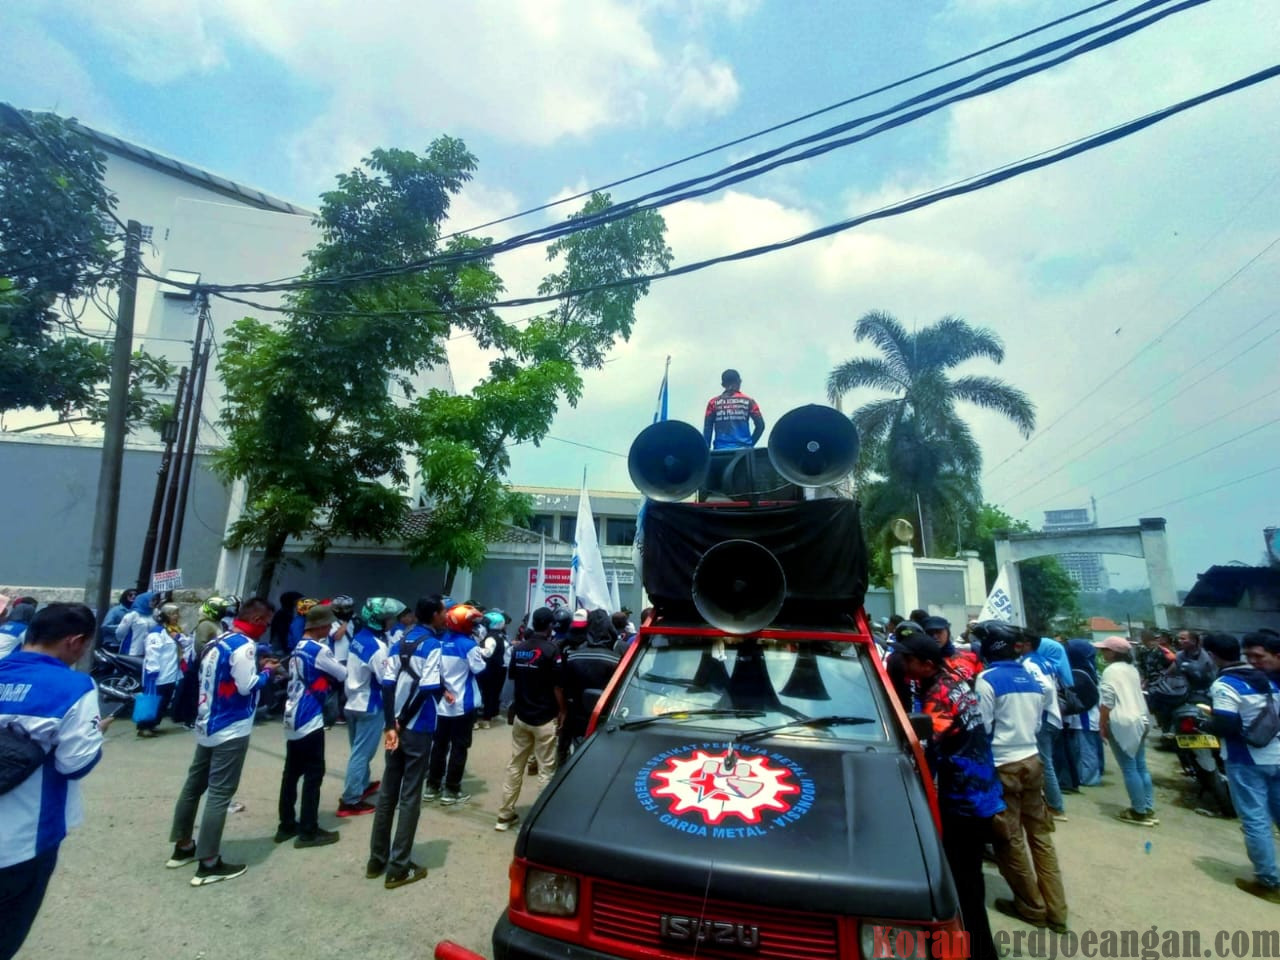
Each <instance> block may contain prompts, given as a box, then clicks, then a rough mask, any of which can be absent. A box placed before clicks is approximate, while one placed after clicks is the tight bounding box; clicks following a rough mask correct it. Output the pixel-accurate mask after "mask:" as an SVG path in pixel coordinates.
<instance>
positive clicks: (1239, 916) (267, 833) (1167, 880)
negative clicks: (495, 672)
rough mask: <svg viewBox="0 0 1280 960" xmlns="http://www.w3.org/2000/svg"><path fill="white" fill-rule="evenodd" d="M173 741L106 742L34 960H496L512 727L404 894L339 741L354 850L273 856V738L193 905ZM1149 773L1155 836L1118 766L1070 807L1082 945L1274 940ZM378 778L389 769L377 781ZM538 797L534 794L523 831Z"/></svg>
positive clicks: (484, 756) (1264, 913) (432, 815)
mask: <svg viewBox="0 0 1280 960" xmlns="http://www.w3.org/2000/svg"><path fill="white" fill-rule="evenodd" d="M162 730H163V731H164V735H163V736H161V737H159V738H157V739H155V740H150V741H139V740H136V739H135V738H134V734H133V727H132V725H131V724H129V723H127V722H123V723H117V724H115V726H114V727H113V729H112V730H111V731H109V733H108V745H107V754H106V756H105V757H104V759H103V762H102V763H101V764H100V765H99V767H98V768H97V770H95V771H94V772H93V774H92V775H91V776H89V778H88V779H87V780H86V781H85V784H84V788H85V789H84V794H85V810H86V820H85V824H84V826H83V827H81V828H80V829H79V830H78V831H76V832H74V833H73V834H71V836H69V837H68V838H67V840H66V842H65V843H64V844H63V845H62V849H61V854H60V858H59V863H58V869H57V872H56V873H55V875H54V877H53V881H52V883H51V884H50V887H49V893H48V896H47V897H46V899H45V903H44V907H43V909H42V911H41V913H40V916H39V918H38V919H37V921H36V924H35V928H34V929H33V930H32V932H31V936H30V938H29V939H28V941H27V944H26V946H25V948H24V950H23V952H22V953H21V956H22V957H24V958H30V960H63V958H68V957H91V958H93V960H115V958H122V960H153V958H154V960H175V958H179V960H205V958H207V960H241V958H255V960H256V958H263V957H284V956H289V957H295V958H304V960H324V958H331V957H332V958H339V957H341V958H343V960H350V958H353V957H395V958H410V957H427V956H430V954H431V950H432V948H433V947H434V945H435V943H436V942H437V941H438V940H440V939H442V938H449V939H453V940H456V941H458V942H459V943H462V944H464V945H466V946H468V947H470V948H472V949H475V950H478V951H480V952H482V953H484V954H486V955H491V947H490V942H489V941H490V935H491V932H492V929H493V923H494V920H495V919H496V918H497V917H498V915H499V914H500V913H501V911H502V909H503V907H504V906H505V904H506V899H507V865H508V862H509V860H510V856H511V851H512V845H513V843H514V840H515V836H516V834H515V831H512V832H509V833H497V832H495V831H494V829H493V822H494V817H495V813H496V810H497V806H498V800H497V796H496V794H497V792H498V791H499V790H500V787H501V775H502V770H503V769H504V768H505V766H506V762H507V759H508V756H509V751H510V738H509V736H508V730H509V728H508V727H506V726H505V725H504V726H500V727H494V728H493V729H490V730H478V731H476V735H475V746H474V747H473V748H472V752H471V759H470V760H469V762H468V776H467V779H466V782H465V786H466V788H467V789H468V790H469V791H470V792H471V793H472V794H473V795H474V797H473V799H472V801H471V802H470V803H469V804H466V805H464V806H462V807H457V808H451V809H449V808H441V807H440V806H438V805H433V806H431V807H429V808H427V809H425V810H424V811H423V816H422V820H421V823H420V825H419V828H418V847H417V854H416V859H417V861H418V862H420V863H423V864H425V865H426V866H427V867H428V868H429V869H430V871H431V873H430V876H429V877H428V878H427V879H426V880H424V881H422V882H420V883H417V884H413V885H410V886H408V887H404V888H402V889H399V890H393V891H388V890H385V889H384V888H383V886H382V883H381V881H372V880H366V879H365V878H364V864H365V860H366V858H367V856H368V843H369V830H370V827H371V825H372V819H373V818H372V817H370V816H366V817H357V818H351V819H346V820H338V819H337V818H336V817H334V816H332V812H333V810H335V809H336V807H337V797H338V793H339V791H340V789H341V783H342V772H343V769H344V765H345V762H346V756H347V741H346V736H345V735H344V731H343V728H341V727H339V728H336V729H334V730H333V731H331V732H330V734H329V738H328V744H327V749H328V756H327V763H328V776H327V777H326V780H325V784H324V792H323V794H322V799H321V810H322V814H321V823H322V825H325V826H329V827H335V826H336V827H337V828H338V829H340V831H341V833H342V840H341V842H339V843H337V844H335V845H333V846H329V847H322V848H318V849H313V850H295V849H293V847H292V846H291V845H289V844H283V845H280V846H276V845H275V844H274V843H272V839H271V838H272V834H273V833H274V832H275V828H276V815H275V808H276V796H277V791H278V788H279V778H280V771H281V769H282V767H283V755H284V753H283V751H284V741H283V735H282V732H281V729H280V727H279V725H278V724H269V725H260V726H258V727H257V728H256V729H255V731H254V734H253V740H252V742H251V746H250V751H249V756H248V759H247V761H246V764H245V769H244V776H243V779H242V781H241V784H240V792H239V795H238V797H239V799H240V800H242V801H243V802H244V803H245V805H246V809H245V810H244V811H243V812H241V813H237V814H233V815H231V816H229V817H228V820H227V828H226V833H225V834H224V845H223V853H224V855H225V856H226V858H227V859H228V860H231V861H235V862H247V863H248V864H249V872H248V873H247V874H246V875H245V876H243V877H241V878H239V879H237V880H233V881H229V882H226V883H220V884H216V885H214V886H209V887H202V888H193V887H191V886H189V883H188V881H189V880H190V878H191V875H192V873H193V872H194V867H185V868H182V869H179V870H166V869H165V867H164V861H165V859H166V858H167V857H168V853H169V849H170V845H169V843H168V830H169V822H170V817H171V815H172V810H173V802H174V799H175V798H176V796H177V792H178V789H179V787H180V786H181V784H182V780H183V778H184V776H185V773H186V767H187V764H188V762H189V761H190V758H191V750H192V738H191V736H190V735H189V734H187V733H186V732H185V731H181V730H178V729H174V728H172V727H170V726H168V725H166V726H165V727H163V728H162ZM1150 764H1151V768H1152V773H1153V776H1154V777H1155V781H1156V798H1157V807H1158V813H1159V815H1160V818H1161V821H1162V823H1161V825H1160V826H1159V827H1158V828H1155V829H1148V828H1142V827H1134V826H1129V825H1126V824H1123V823H1119V822H1117V821H1115V820H1113V819H1112V818H1111V815H1112V814H1114V813H1116V812H1118V811H1119V810H1120V809H1122V807H1123V806H1125V805H1126V804H1125V803H1124V790H1123V787H1122V785H1121V784H1120V778H1119V775H1118V772H1117V771H1116V770H1115V769H1114V765H1109V766H1108V771H1107V775H1106V777H1105V780H1104V785H1103V786H1101V787H1098V788H1094V789H1091V790H1086V791H1085V792H1084V793H1082V794H1080V795H1078V796H1070V797H1068V798H1067V807H1068V814H1069V822H1067V823H1060V824H1058V832H1057V834H1056V837H1055V840H1056V845H1057V849H1058V854H1059V857H1060V859H1061V861H1062V869H1063V874H1064V876H1065V879H1066V888H1067V898H1068V901H1069V903H1070V907H1071V921H1070V926H1071V928H1072V929H1073V930H1075V931H1077V932H1081V933H1083V932H1084V931H1086V930H1097V931H1103V930H1110V929H1137V930H1139V931H1142V930H1146V929H1149V928H1150V927H1151V926H1153V925H1154V926H1156V927H1158V928H1159V929H1160V931H1161V932H1163V931H1165V930H1170V929H1173V930H1199V931H1200V932H1201V934H1202V938H1203V941H1202V942H1203V945H1204V950H1210V949H1212V947H1213V942H1214V934H1215V933H1216V932H1217V931H1219V930H1223V929H1226V930H1236V929H1246V930H1253V929H1271V930H1274V929H1275V928H1276V926H1277V921H1278V920H1280V910H1278V909H1277V908H1276V907H1275V906H1274V905H1272V904H1267V903H1264V902H1262V901H1260V900H1256V899H1254V898H1252V897H1250V896H1248V895H1246V894H1243V893H1241V892H1240V891H1238V890H1237V889H1236V888H1235V886H1234V884H1233V879H1234V878H1235V877H1237V876H1248V875H1249V873H1250V871H1249V864H1248V859H1247V858H1246V856H1245V853H1244V845H1243V842H1242V838H1241V836H1240V829H1239V826H1238V824H1237V823H1236V822H1235V821H1225V820H1211V819H1207V818H1205V817H1202V816H1199V815H1197V814H1195V813H1194V812H1193V809H1192V808H1193V807H1194V806H1195V805H1196V804H1195V798H1194V791H1193V789H1192V788H1191V787H1190V786H1189V785H1188V782H1187V781H1185V780H1184V779H1183V778H1182V777H1181V776H1180V775H1179V773H1178V771H1177V765H1176V760H1175V759H1174V757H1173V755H1172V754H1165V753H1154V754H1152V756H1151V758H1150ZM380 766H381V758H380V757H379V758H378V759H377V761H376V762H375V775H377V774H378V773H379V772H380V771H379V768H380ZM534 789H536V788H535V786H534V785H533V783H532V782H531V781H526V787H525V794H524V796H523V797H522V805H521V808H520V809H521V812H522V813H523V812H524V811H526V810H527V809H528V804H529V803H530V802H531V801H532V799H533V795H532V792H533V790H534ZM987 869H988V873H987V881H988V882H987V896H988V902H990V901H991V900H992V899H994V898H995V897H997V896H1008V888H1007V887H1006V886H1005V884H1004V882H1003V881H1002V880H1001V879H1000V877H999V875H998V874H997V873H996V872H995V870H994V868H993V867H992V866H991V865H988V868H987ZM991 916H992V926H993V928H994V929H995V930H996V931H1000V930H1006V931H1010V932H1011V933H1012V932H1015V931H1026V930H1029V929H1030V928H1027V927H1024V926H1022V925H1020V924H1018V923H1016V922H1015V921H1011V920H1009V919H1007V918H1005V917H1003V916H1001V915H1000V914H997V913H995V912H994V911H993V912H992V914H991ZM1010 942H1011V943H1012V941H1010ZM1022 955H1024V956H1025V955H1029V954H1027V953H1025V952H1024V953H1023V954H1022ZM1204 955H1205V956H1208V955H1209V954H1208V953H1204Z"/></svg>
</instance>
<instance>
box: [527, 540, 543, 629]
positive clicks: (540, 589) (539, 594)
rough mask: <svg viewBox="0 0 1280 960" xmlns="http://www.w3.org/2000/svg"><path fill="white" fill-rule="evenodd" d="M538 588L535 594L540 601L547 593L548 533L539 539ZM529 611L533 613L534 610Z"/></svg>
mask: <svg viewBox="0 0 1280 960" xmlns="http://www.w3.org/2000/svg"><path fill="white" fill-rule="evenodd" d="M537 586H538V588H537V589H536V590H535V591H534V592H533V595H534V596H535V597H537V598H538V600H539V602H540V601H541V600H542V598H543V597H545V596H546V595H547V535H546V534H545V533H544V534H542V539H541V540H539V541H538V585H537ZM529 613H533V611H532V610H530V611H529Z"/></svg>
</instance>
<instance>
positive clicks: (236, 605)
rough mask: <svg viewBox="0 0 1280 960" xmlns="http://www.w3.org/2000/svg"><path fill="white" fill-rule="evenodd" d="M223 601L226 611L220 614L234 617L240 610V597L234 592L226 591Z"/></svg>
mask: <svg viewBox="0 0 1280 960" xmlns="http://www.w3.org/2000/svg"><path fill="white" fill-rule="evenodd" d="M224 603H225V604H226V611H225V612H224V613H223V614H222V615H223V616H224V617H234V616H235V615H236V614H237V613H239V612H240V598H239V597H238V596H236V595H235V594H234V593H228V594H227V598H226V600H225V601H224Z"/></svg>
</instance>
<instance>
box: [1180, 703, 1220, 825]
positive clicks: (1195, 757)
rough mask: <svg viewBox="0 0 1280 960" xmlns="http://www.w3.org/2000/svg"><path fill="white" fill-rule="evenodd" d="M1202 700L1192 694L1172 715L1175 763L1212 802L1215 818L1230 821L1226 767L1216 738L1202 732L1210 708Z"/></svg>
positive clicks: (1204, 731) (1202, 794)
mask: <svg viewBox="0 0 1280 960" xmlns="http://www.w3.org/2000/svg"><path fill="white" fill-rule="evenodd" d="M1203 700H1204V698H1203V696H1197V695H1194V694H1193V695H1192V697H1191V698H1189V699H1188V700H1187V702H1186V703H1184V704H1182V705H1181V706H1179V707H1177V708H1176V709H1175V710H1174V712H1173V722H1172V724H1171V726H1172V728H1173V733H1174V742H1175V744H1176V748H1175V749H1176V752H1177V755H1178V762H1179V763H1180V764H1181V765H1182V769H1183V770H1184V771H1186V773H1187V775H1188V776H1190V777H1193V778H1195V781H1196V784H1197V785H1198V786H1199V787H1200V794H1201V796H1208V797H1209V798H1210V799H1211V800H1212V802H1213V807H1211V808H1210V809H1211V810H1212V811H1213V812H1215V813H1216V814H1217V815H1218V816H1221V817H1227V818H1231V817H1234V816H1235V815H1236V810H1235V806H1234V805H1233V804H1232V802H1231V790H1230V788H1229V787H1228V786H1227V772H1226V767H1225V765H1224V763H1223V760H1222V752H1221V750H1220V743H1219V741H1218V738H1217V737H1216V736H1214V735H1213V734H1212V733H1208V732H1207V731H1206V730H1205V723H1206V722H1207V721H1208V719H1209V714H1210V710H1211V708H1210V706H1209V704H1208V703H1205V702H1203Z"/></svg>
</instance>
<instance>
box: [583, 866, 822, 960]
mask: <svg viewBox="0 0 1280 960" xmlns="http://www.w3.org/2000/svg"><path fill="white" fill-rule="evenodd" d="M664 913H666V914H681V915H683V916H690V917H698V916H701V917H703V918H704V919H706V920H727V921H730V922H732V923H746V924H752V925H754V926H757V927H759V928H760V946H759V949H757V950H752V951H744V950H736V949H724V948H717V947H714V946H712V945H710V944H707V943H702V944H699V945H698V946H697V953H698V955H699V956H711V957H735V958H738V960H741V958H743V957H748V956H750V957H761V958H764V960H837V958H838V956H839V954H840V940H839V936H838V934H837V932H836V931H837V929H838V928H837V924H836V919H835V918H834V917H824V916H819V915H815V914H806V913H791V912H789V911H782V910H771V909H768V908H766V907H759V906H755V905H754V904H753V905H750V906H748V905H746V904H735V903H724V902H720V901H714V900H712V901H708V902H707V903H706V906H705V908H704V906H703V902H702V900H701V899H700V898H698V897H684V896H678V895H675V894H667V893H659V892H657V891H654V890H645V889H643V888H637V887H626V886H622V885H619V884H613V883H602V882H600V881H598V880H597V881H595V882H594V883H593V884H592V899H591V933H592V935H593V936H594V937H599V938H603V939H607V940H611V941H614V942H616V943H624V944H632V945H635V946H638V947H643V948H645V949H646V950H655V949H656V950H660V951H662V952H664V953H671V954H677V955H679V954H683V953H692V952H693V947H692V945H691V946H689V947H687V948H686V947H682V946H679V945H676V944H672V943H667V942H665V941H663V940H662V939H661V938H660V937H659V935H658V929H659V918H660V917H661V916H662V915H663V914H664Z"/></svg>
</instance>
